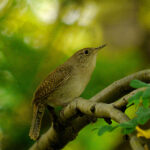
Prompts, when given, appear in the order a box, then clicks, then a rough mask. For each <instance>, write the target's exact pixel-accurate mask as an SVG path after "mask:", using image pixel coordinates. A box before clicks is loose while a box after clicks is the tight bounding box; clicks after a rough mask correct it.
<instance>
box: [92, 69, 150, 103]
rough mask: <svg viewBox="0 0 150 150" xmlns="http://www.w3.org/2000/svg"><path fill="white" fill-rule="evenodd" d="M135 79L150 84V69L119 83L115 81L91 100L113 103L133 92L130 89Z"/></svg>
mask: <svg viewBox="0 0 150 150" xmlns="http://www.w3.org/2000/svg"><path fill="white" fill-rule="evenodd" d="M134 79H138V80H141V81H143V82H146V83H150V69H147V70H143V71H140V72H137V73H134V74H132V75H129V76H127V77H124V78H122V79H120V80H118V81H115V82H114V83H112V84H111V85H109V86H108V87H106V88H105V89H104V90H102V91H101V92H99V93H98V94H96V95H95V96H93V97H92V98H91V99H90V100H91V101H94V102H107V103H108V102H113V101H116V100H117V99H119V98H121V97H122V96H124V95H126V94H128V93H129V92H131V91H132V90H133V88H131V87H130V85H129V84H130V82H131V81H132V80H134Z"/></svg>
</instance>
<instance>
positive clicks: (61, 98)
mask: <svg viewBox="0 0 150 150" xmlns="http://www.w3.org/2000/svg"><path fill="white" fill-rule="evenodd" d="M105 46H106V45H102V46H99V47H97V48H84V49H81V50H79V51H77V52H76V53H75V54H74V55H73V56H72V57H70V58H69V59H68V60H67V61H66V62H65V63H64V64H62V65H60V66H59V67H57V68H56V69H55V70H54V71H53V72H51V73H50V74H49V75H48V76H47V77H46V79H45V80H44V81H43V82H42V83H41V84H40V86H39V87H38V88H37V90H36V92H35V94H34V98H33V118H32V124H31V128H30V133H29V136H30V137H31V139H33V140H36V139H37V138H38V136H39V132H40V127H41V121H42V117H43V115H44V111H45V108H46V107H47V105H49V106H51V107H54V106H64V105H65V104H67V103H69V102H71V101H72V100H74V99H75V98H77V97H79V96H80V95H81V93H82V92H83V91H84V89H85V87H86V85H87V84H88V82H89V80H90V78H91V75H92V72H93V70H94V68H95V65H96V56H97V53H98V51H99V50H100V49H102V48H103V47H105Z"/></svg>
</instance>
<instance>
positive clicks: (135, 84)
mask: <svg viewBox="0 0 150 150" xmlns="http://www.w3.org/2000/svg"><path fill="white" fill-rule="evenodd" d="M130 86H131V87H133V88H142V87H150V85H149V84H147V83H144V82H142V81H140V80H132V81H131V83H130Z"/></svg>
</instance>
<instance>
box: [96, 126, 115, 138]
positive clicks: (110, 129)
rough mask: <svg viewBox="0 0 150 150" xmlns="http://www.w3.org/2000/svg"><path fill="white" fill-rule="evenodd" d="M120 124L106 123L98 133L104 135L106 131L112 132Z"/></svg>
mask: <svg viewBox="0 0 150 150" xmlns="http://www.w3.org/2000/svg"><path fill="white" fill-rule="evenodd" d="M117 127H118V126H111V125H105V126H102V127H101V128H100V129H99V130H98V135H99V136H101V135H103V134H104V133H105V132H112V131H113V130H114V129H116V128H117Z"/></svg>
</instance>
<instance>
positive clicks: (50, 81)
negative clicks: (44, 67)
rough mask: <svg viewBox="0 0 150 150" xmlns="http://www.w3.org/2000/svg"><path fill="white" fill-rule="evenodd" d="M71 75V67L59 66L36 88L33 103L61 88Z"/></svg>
mask: <svg viewBox="0 0 150 150" xmlns="http://www.w3.org/2000/svg"><path fill="white" fill-rule="evenodd" d="M71 73H72V67H71V66H61V67H58V68H57V69H56V70H55V71H54V72H52V73H50V74H49V75H48V76H47V77H46V79H45V80H44V81H43V82H42V83H41V84H40V86H39V87H38V88H37V90H36V92H35V95H34V99H33V103H34V101H35V102H37V101H41V100H43V99H46V98H47V97H48V96H49V95H50V94H51V93H52V92H53V91H55V90H56V88H58V87H59V86H61V85H62V84H63V83H64V82H66V81H67V80H68V79H69V78H70V76H71Z"/></svg>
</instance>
